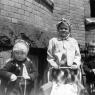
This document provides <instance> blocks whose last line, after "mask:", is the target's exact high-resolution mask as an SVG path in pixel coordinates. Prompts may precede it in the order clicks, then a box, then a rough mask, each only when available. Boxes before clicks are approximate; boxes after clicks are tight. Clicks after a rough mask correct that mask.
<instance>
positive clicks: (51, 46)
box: [47, 40, 58, 67]
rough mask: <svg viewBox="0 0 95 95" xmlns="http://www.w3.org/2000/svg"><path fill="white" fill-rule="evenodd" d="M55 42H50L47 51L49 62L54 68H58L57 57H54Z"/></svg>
mask: <svg viewBox="0 0 95 95" xmlns="http://www.w3.org/2000/svg"><path fill="white" fill-rule="evenodd" d="M54 49H55V48H54V42H53V40H50V41H49V45H48V49H47V61H48V63H49V64H50V65H51V66H52V67H58V65H57V63H56V61H55V57H54V55H53V52H54Z"/></svg>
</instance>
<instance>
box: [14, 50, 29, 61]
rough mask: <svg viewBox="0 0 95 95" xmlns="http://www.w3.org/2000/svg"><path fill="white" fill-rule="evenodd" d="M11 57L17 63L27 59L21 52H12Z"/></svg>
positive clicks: (25, 54)
mask: <svg viewBox="0 0 95 95" xmlns="http://www.w3.org/2000/svg"><path fill="white" fill-rule="evenodd" d="M13 56H14V58H15V59H16V60H17V61H23V60H24V59H25V58H26V57H27V53H25V52H23V51H14V52H13Z"/></svg>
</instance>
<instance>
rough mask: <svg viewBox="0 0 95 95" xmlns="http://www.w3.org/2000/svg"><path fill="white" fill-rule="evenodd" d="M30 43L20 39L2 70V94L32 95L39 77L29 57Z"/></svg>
mask: <svg viewBox="0 0 95 95" xmlns="http://www.w3.org/2000/svg"><path fill="white" fill-rule="evenodd" d="M28 51H29V45H28V43H27V42H26V41H24V40H22V39H18V40H16V42H15V45H14V47H13V50H12V58H10V59H9V60H8V61H7V62H6V64H5V66H4V67H3V68H2V69H1V70H0V78H2V82H1V91H2V95H30V92H31V90H32V89H33V87H34V80H35V78H36V77H37V70H36V67H35V65H34V64H33V63H32V61H31V60H30V59H29V58H27V54H28Z"/></svg>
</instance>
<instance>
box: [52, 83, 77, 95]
mask: <svg viewBox="0 0 95 95" xmlns="http://www.w3.org/2000/svg"><path fill="white" fill-rule="evenodd" d="M50 95H78V89H77V85H76V84H74V83H70V84H56V83H55V82H54V83H53V87H52V90H51V94H50Z"/></svg>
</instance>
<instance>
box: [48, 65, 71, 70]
mask: <svg viewBox="0 0 95 95" xmlns="http://www.w3.org/2000/svg"><path fill="white" fill-rule="evenodd" d="M52 69H55V68H54V67H51V68H49V70H52ZM56 69H73V68H72V67H71V66H60V67H58V68H56Z"/></svg>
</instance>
